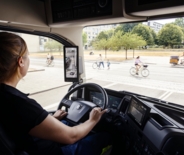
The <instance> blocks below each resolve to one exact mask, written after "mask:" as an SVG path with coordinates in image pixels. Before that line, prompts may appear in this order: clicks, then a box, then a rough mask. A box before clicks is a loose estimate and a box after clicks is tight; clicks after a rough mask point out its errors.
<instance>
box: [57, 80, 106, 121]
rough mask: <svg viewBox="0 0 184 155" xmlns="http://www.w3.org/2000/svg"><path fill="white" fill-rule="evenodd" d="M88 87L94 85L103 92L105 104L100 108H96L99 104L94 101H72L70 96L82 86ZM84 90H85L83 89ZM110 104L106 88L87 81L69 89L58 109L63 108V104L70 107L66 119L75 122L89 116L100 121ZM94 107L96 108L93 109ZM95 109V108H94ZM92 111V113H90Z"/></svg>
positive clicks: (93, 86)
mask: <svg viewBox="0 0 184 155" xmlns="http://www.w3.org/2000/svg"><path fill="white" fill-rule="evenodd" d="M86 87H92V88H95V89H96V90H97V91H99V92H100V93H101V94H102V97H103V101H104V104H103V105H102V106H101V107H100V108H95V107H97V106H98V105H96V104H95V103H93V102H90V101H83V100H82V101H72V100H69V96H70V95H71V94H72V93H74V92H75V91H77V90H80V89H81V88H86ZM83 91H84V90H83ZM107 104H108V96H107V93H106V91H105V89H104V88H102V87H101V86H99V85H97V84H94V83H85V84H82V85H79V86H77V87H75V88H73V89H72V90H71V91H69V92H68V93H67V94H66V95H65V96H64V97H63V99H62V100H61V102H60V104H59V106H58V109H61V107H62V106H66V108H69V110H68V115H67V116H66V119H67V120H69V121H71V122H73V123H77V124H78V123H81V122H84V121H85V120H87V119H88V118H90V119H94V120H96V121H99V120H100V118H101V116H102V115H103V114H104V113H105V112H106V110H104V109H106V108H107ZM93 108H94V109H93ZM92 109H93V110H92ZM102 109H103V111H101V110H102ZM91 110H92V111H91ZM90 111H91V113H90ZM89 113H90V115H89Z"/></svg>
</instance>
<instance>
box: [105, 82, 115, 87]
mask: <svg viewBox="0 0 184 155" xmlns="http://www.w3.org/2000/svg"><path fill="white" fill-rule="evenodd" d="M116 84H118V83H116V82H114V83H111V84H108V85H106V86H103V87H104V88H108V87H111V86H114V85H116Z"/></svg>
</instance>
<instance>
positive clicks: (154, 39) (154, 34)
mask: <svg viewBox="0 0 184 155" xmlns="http://www.w3.org/2000/svg"><path fill="white" fill-rule="evenodd" d="M149 29H150V32H151V35H152V37H153V43H154V44H158V38H157V34H156V33H155V31H154V30H153V29H151V28H149Z"/></svg>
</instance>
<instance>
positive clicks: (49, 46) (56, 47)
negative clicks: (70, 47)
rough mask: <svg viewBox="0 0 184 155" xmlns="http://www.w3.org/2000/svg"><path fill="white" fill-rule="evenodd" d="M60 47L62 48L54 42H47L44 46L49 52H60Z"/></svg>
mask: <svg viewBox="0 0 184 155" xmlns="http://www.w3.org/2000/svg"><path fill="white" fill-rule="evenodd" d="M62 47H63V45H62V44H61V43H59V42H57V41H55V40H49V41H47V42H46V43H45V45H44V48H45V49H49V50H50V51H53V50H58V51H60V52H61V49H62ZM60 54H61V53H60Z"/></svg>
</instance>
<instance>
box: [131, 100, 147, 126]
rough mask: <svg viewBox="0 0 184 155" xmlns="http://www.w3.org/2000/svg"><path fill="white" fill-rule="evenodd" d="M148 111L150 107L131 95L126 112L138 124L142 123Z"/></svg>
mask: <svg viewBox="0 0 184 155" xmlns="http://www.w3.org/2000/svg"><path fill="white" fill-rule="evenodd" d="M149 112H150V108H149V107H148V106H147V105H145V104H144V103H142V102H141V101H140V100H138V99H137V98H135V97H132V100H131V102H130V106H129V108H128V114H129V115H130V116H131V117H132V118H133V119H134V120H135V121H136V122H137V123H138V124H139V125H140V126H142V125H143V122H144V120H145V119H146V117H147V115H148V114H149Z"/></svg>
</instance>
